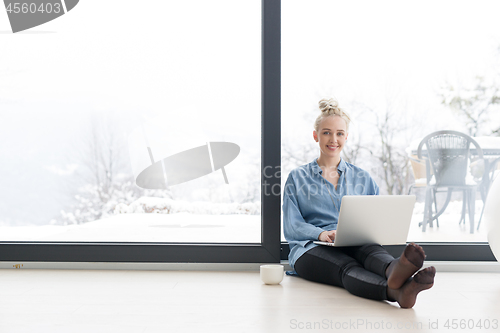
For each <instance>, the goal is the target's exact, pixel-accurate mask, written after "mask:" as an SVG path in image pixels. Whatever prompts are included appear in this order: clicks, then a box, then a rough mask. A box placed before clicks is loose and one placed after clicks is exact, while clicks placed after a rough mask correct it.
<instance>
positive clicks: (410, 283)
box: [283, 99, 436, 308]
mask: <svg viewBox="0 0 500 333" xmlns="http://www.w3.org/2000/svg"><path fill="white" fill-rule="evenodd" d="M319 108H320V111H321V113H320V115H319V116H318V117H317V119H316V122H315V124H314V131H313V138H314V140H315V141H316V142H317V143H318V144H319V148H320V156H319V158H317V159H314V160H313V161H312V162H311V163H309V164H306V165H303V166H300V167H298V168H296V169H294V170H292V172H290V174H289V176H288V179H287V181H286V184H285V189H284V194H283V229H284V234H285V238H286V239H287V241H288V243H289V244H290V254H289V257H288V259H289V263H290V265H291V267H292V268H293V272H291V274H294V275H299V276H300V277H302V278H305V279H307V280H311V281H315V282H320V283H325V284H330V285H334V286H339V287H343V288H345V289H346V290H347V291H349V292H350V293H352V294H354V295H357V296H360V297H364V298H369V299H375V300H389V301H393V302H398V304H399V305H400V306H401V307H402V308H411V307H413V306H414V304H415V302H416V298H417V294H418V293H419V292H420V291H423V290H426V289H429V288H431V287H432V285H433V284H434V275H435V273H436V270H435V268H434V267H428V268H425V269H422V270H421V268H422V266H423V262H424V259H425V253H424V250H423V249H422V248H421V247H420V246H418V245H416V244H414V243H411V244H408V245H407V246H406V248H405V250H404V251H403V253H402V254H401V256H400V257H399V258H397V259H395V258H394V257H393V256H391V255H390V254H389V253H388V252H387V251H386V250H385V249H384V248H383V247H382V246H380V245H378V244H366V245H364V246H353V247H331V246H321V245H317V244H315V243H313V241H316V240H320V241H324V242H332V241H333V240H334V239H335V230H336V229H337V221H338V215H339V209H340V203H341V201H342V197H343V196H344V195H378V194H379V187H378V186H377V184H376V183H375V181H374V180H373V179H372V178H371V176H370V175H369V174H368V173H367V172H366V171H364V170H363V169H361V168H359V167H356V166H355V165H352V164H350V163H347V162H346V161H344V159H342V157H341V155H340V154H341V152H342V150H343V148H344V146H345V145H346V143H347V139H348V136H349V123H350V118H349V116H348V115H347V113H346V112H344V110H342V109H341V108H339V107H338V103H337V101H335V100H334V99H323V100H321V101H320V102H319Z"/></svg>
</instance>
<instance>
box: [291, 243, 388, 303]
mask: <svg viewBox="0 0 500 333" xmlns="http://www.w3.org/2000/svg"><path fill="white" fill-rule="evenodd" d="M393 260H394V257H393V256H392V255H390V254H389V253H388V252H387V251H386V250H385V249H384V248H383V247H382V246H380V245H378V244H367V245H363V246H349V247H332V246H322V245H320V246H317V247H315V248H312V249H311V250H309V251H307V252H306V253H304V254H303V255H302V256H300V258H299V259H297V261H296V262H295V265H294V268H295V271H296V272H297V274H299V276H300V277H302V278H304V279H307V280H310V281H314V282H319V283H325V284H330V285H334V286H338V287H343V288H345V289H346V290H347V291H348V292H350V293H351V294H354V295H356V296H360V297H364V298H369V299H375V300H387V299H388V298H387V278H386V277H385V270H386V269H387V266H389V264H390V263H391V261H393Z"/></svg>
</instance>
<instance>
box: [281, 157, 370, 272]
mask: <svg viewBox="0 0 500 333" xmlns="http://www.w3.org/2000/svg"><path fill="white" fill-rule="evenodd" d="M337 171H338V173H339V175H340V177H339V180H338V185H337V189H335V187H334V186H333V184H332V183H330V182H329V181H328V180H326V179H324V178H323V176H322V173H323V170H322V169H321V168H320V166H319V165H318V162H317V161H316V159H314V161H312V162H311V163H309V164H306V165H303V166H300V167H298V168H296V169H294V170H292V171H291V172H290V174H289V175H288V179H287V181H286V184H285V190H284V192H283V232H284V234H285V238H286V240H287V241H288V244H289V245H290V254H289V255H288V262H289V264H290V266H291V267H292V268H294V265H295V262H296V261H297V259H298V258H299V257H300V256H301V255H303V254H304V253H305V252H306V251H308V250H310V249H312V248H314V247H316V246H318V245H317V244H314V243H313V241H316V240H318V237H319V234H321V233H322V232H323V231H326V230H336V229H337V221H338V218H339V209H340V203H341V200H342V197H343V196H344V195H378V194H379V187H378V186H377V184H376V183H375V181H374V180H373V179H372V178H371V177H370V175H369V174H368V172H366V171H364V170H363V169H361V168H358V167H357V166H354V165H352V164H350V163H347V162H345V161H344V160H343V159H341V160H340V163H339V165H338V167H337ZM328 190H329V191H330V193H328ZM332 198H333V202H335V204H334V203H333V202H332ZM294 273H295V272H293V273H292V274H294Z"/></svg>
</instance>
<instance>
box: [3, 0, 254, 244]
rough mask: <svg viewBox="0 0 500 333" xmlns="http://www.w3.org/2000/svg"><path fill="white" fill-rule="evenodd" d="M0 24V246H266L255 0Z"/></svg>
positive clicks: (97, 7)
mask: <svg viewBox="0 0 500 333" xmlns="http://www.w3.org/2000/svg"><path fill="white" fill-rule="evenodd" d="M0 22H1V27H0V30H2V33H1V34H0V38H1V39H2V42H1V45H2V52H0V110H1V118H2V119H1V121H0V140H1V142H2V145H1V146H0V159H1V160H2V166H1V168H2V174H3V175H4V177H3V179H4V180H3V181H2V186H1V187H0V241H111V242H114V241H117V242H190V243H193V242H194V243H196V242H202V243H219V242H229V243H260V242H261V228H260V225H261V215H260V176H259V175H260V147H261V141H260V138H261V126H260V125H261V3H260V1H258V0H247V1H230V0H226V1H224V0H215V1H204V0H199V1H160V2H158V1H145V2H141V3H140V4H139V3H135V2H130V1H128V2H124V1H117V0H115V1H105V2H95V3H88V2H81V3H79V4H78V5H77V6H76V7H75V8H73V9H72V10H71V12H68V13H67V14H65V15H64V16H63V17H60V18H57V19H55V20H53V21H51V22H48V23H46V24H44V25H41V26H38V27H35V28H32V29H30V30H26V31H24V32H19V33H16V34H12V33H10V32H8V31H7V30H10V26H9V23H8V21H7V17H5V19H2V21H0Z"/></svg>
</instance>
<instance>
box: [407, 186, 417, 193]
mask: <svg viewBox="0 0 500 333" xmlns="http://www.w3.org/2000/svg"><path fill="white" fill-rule="evenodd" d="M414 186H415V184H411V185H410V188H409V189H408V195H410V194H411V190H412V189H413V187H414Z"/></svg>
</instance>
